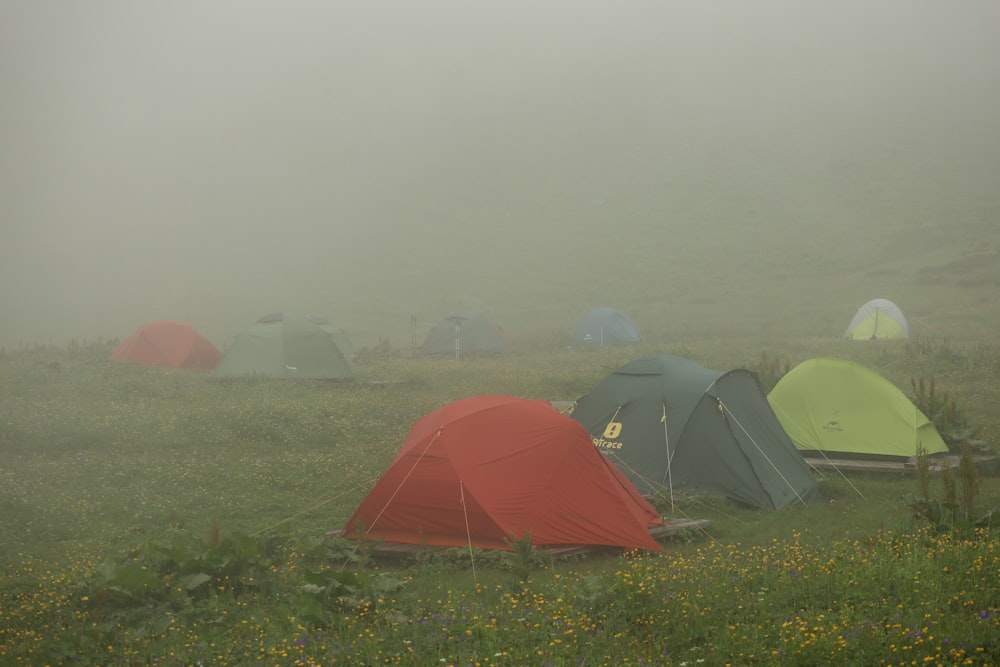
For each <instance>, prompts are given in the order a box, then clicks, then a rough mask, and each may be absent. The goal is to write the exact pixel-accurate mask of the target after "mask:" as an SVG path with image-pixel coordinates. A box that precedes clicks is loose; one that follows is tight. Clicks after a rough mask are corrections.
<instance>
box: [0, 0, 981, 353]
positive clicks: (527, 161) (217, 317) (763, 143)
mask: <svg viewBox="0 0 1000 667" xmlns="http://www.w3.org/2000/svg"><path fill="white" fill-rule="evenodd" d="M998 34H1000V4H998V3H996V2H995V1H994V0H970V1H965V2H932V1H929V0H928V1H924V0H899V1H880V2H874V3H873V2H861V1H858V2H808V1H801V0H795V1H793V0H782V1H766V0H765V1H762V2H737V1H732V2H669V1H665V0H655V1H650V2H640V1H628V2H581V1H576V0H574V1H568V0H567V1H556V2H546V3H534V2H502V3H501V2H476V1H469V0H464V1H458V0H456V1H453V2H448V1H442V0H427V1H423V2H403V1H386V2H335V1H332V0H324V1H318V0H317V1H307V0H297V1H293V2H281V3H279V2H263V1H245V0H210V1H205V2H202V1H194V0H191V1H182V2H145V3H137V2H134V1H132V0H120V1H116V0H92V1H90V2H85V3H83V2H81V3H73V2H57V1H54V0H23V1H17V0H0V235H2V236H0V345H8V346H16V345H18V344H21V343H31V342H42V343H50V342H51V343H55V344H64V343H66V342H67V341H69V340H70V339H72V338H76V339H78V340H81V339H84V338H89V339H94V338H96V337H98V336H102V337H104V338H111V337H120V338H124V337H125V336H127V335H128V334H130V333H131V332H132V331H133V330H134V329H135V328H137V327H138V326H139V325H140V324H142V323H143V322H147V321H151V320H158V319H179V320H185V321H188V322H191V323H192V324H194V325H195V326H196V327H197V328H198V329H199V330H200V331H201V332H202V333H204V334H205V335H207V336H208V337H209V338H211V339H212V340H213V342H215V343H216V344H218V345H220V346H221V345H222V344H223V343H224V341H225V340H226V339H227V338H228V337H231V336H233V335H235V334H237V333H239V332H240V331H242V330H243V329H244V328H246V327H247V326H248V325H249V324H250V323H251V322H253V321H254V320H256V319H257V318H258V317H259V316H261V315H264V314H266V313H269V312H273V311H286V312H295V313H303V314H306V313H309V314H316V315H322V316H325V317H329V318H330V319H331V320H332V321H333V322H334V323H336V324H338V325H339V326H341V327H342V328H344V329H345V330H346V331H347V333H348V335H349V336H351V338H352V340H355V342H356V343H360V344H362V345H364V344H368V343H371V342H373V341H376V340H377V339H378V337H379V336H383V335H385V336H392V342H393V343H394V344H397V345H402V344H405V343H408V342H409V340H408V335H407V331H408V327H409V321H410V320H409V318H410V315H411V314H414V315H418V316H419V318H420V321H421V323H422V324H424V325H426V326H427V327H429V326H430V325H431V324H432V323H433V322H434V321H436V320H437V319H439V318H440V317H442V316H444V315H445V314H446V313H447V312H448V311H451V310H454V309H458V308H477V309H482V310H485V311H486V312H488V313H489V314H490V315H491V316H492V317H493V319H495V320H496V321H498V322H499V323H500V324H501V325H503V326H504V327H505V329H506V330H507V331H508V332H513V333H515V334H516V333H517V332H518V331H549V330H552V329H558V328H560V327H563V326H569V327H572V325H573V324H575V322H576V320H577V319H578V318H579V317H580V316H582V314H583V313H584V312H586V311H587V310H589V309H590V308H593V307H596V306H601V305H610V306H614V307H618V308H621V309H623V310H625V311H626V312H629V313H630V314H632V315H633V317H635V319H636V322H637V324H638V325H639V328H640V330H641V331H643V332H644V333H645V332H646V331H648V330H650V329H652V328H662V329H664V330H678V329H677V328H678V327H679V326H680V325H679V324H678V322H679V321H681V320H684V322H686V324H685V326H691V321H692V320H696V319H699V318H703V319H704V322H705V323H706V324H705V325H706V326H708V325H720V326H726V325H728V326H747V327H751V328H753V327H760V326H764V324H763V322H764V321H765V320H768V319H769V318H770V319H772V320H773V318H774V313H775V311H777V310H780V309H782V308H784V309H786V310H787V313H788V316H789V317H792V316H795V317H799V316H807V317H808V316H812V317H813V318H814V321H815V322H816V324H815V327H816V331H817V332H818V331H822V330H825V328H826V327H828V326H832V327H833V328H834V329H836V331H835V332H832V333H834V334H835V335H837V334H839V333H841V330H842V328H843V327H845V326H846V324H847V321H848V320H849V319H850V317H851V315H853V310H854V309H855V308H856V307H857V306H859V305H860V304H861V303H863V302H864V301H867V300H868V299H870V298H875V297H887V298H892V299H894V300H896V301H897V303H899V304H900V305H901V306H902V307H903V309H904V311H907V310H908V305H910V304H907V299H909V301H910V303H911V304H913V303H914V302H916V301H918V300H919V299H920V298H925V297H926V298H927V299H929V300H927V301H922V302H919V303H916V304H914V305H913V306H911V307H910V309H909V310H911V311H916V312H918V314H920V315H922V316H927V317H929V313H930V311H931V310H932V309H933V308H935V307H938V306H940V307H942V308H945V307H949V304H951V305H953V304H954V303H955V299H954V298H953V296H952V295H951V294H949V292H948V288H949V285H948V284H947V278H946V276H947V275H950V272H949V271H948V270H946V269H947V266H948V261H949V259H948V258H951V257H959V258H960V257H961V256H962V254H963V253H970V252H977V253H981V252H983V251H984V250H989V251H991V252H992V253H993V255H996V253H997V252H998V251H1000V237H998V233H997V230H998V229H1000V216H998V213H1000V187H998V186H1000V39H997V35H998ZM942 248H947V249H949V251H950V252H951V253H952V254H951V255H948V256H947V257H942V256H939V255H938V254H937V253H940V252H941V251H942ZM886 258H890V259H888V260H887V259H886ZM893 258H894V259H893ZM883 261H888V262H889V266H887V267H885V266H883V267H882V268H881V269H880V268H879V266H880V263H881V262H883ZM892 262H896V263H895V264H892ZM904 267H905V268H904ZM998 267H1000V264H997V263H993V264H986V265H985V268H983V269H982V270H981V271H980V273H978V274H973V275H971V276H970V277H968V278H967V282H969V283H970V284H973V283H974V284H975V285H979V284H981V283H982V282H983V281H984V280H985V281H986V283H987V286H989V281H990V280H994V281H996V280H998V279H1000V278H997V277H993V278H991V276H1000V269H998ZM935 268H937V269H941V274H940V275H939V276H937V277H935V276H934V275H932V273H928V271H931V272H933V271H934V270H935ZM921 269H923V270H924V272H923V273H922V274H921V273H920V270H921ZM921 275H922V276H923V277H924V278H925V280H924V282H920V281H919V280H917V279H918V278H919V277H920V276H921ZM928 276H930V278H931V279H929V280H927V278H928ZM992 286H993V287H992V289H993V291H994V292H996V291H997V289H996V288H997V283H996V282H994V283H992ZM935 299H936V300H935ZM989 303H990V304H993V305H995V304H996V301H992V302H989ZM734 323H736V324H734ZM939 324H940V323H939ZM672 328H673V329H672ZM570 334H571V330H569V331H567V337H568V336H569V335H570Z"/></svg>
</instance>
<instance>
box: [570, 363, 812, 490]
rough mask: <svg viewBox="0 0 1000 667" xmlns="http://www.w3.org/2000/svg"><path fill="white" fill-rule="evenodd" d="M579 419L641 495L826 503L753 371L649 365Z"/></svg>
mask: <svg viewBox="0 0 1000 667" xmlns="http://www.w3.org/2000/svg"><path fill="white" fill-rule="evenodd" d="M571 416H572V417H573V419H575V420H576V421H578V422H580V423H581V424H583V426H584V428H586V429H587V431H588V432H589V433H590V435H591V438H592V439H593V441H594V445H595V446H597V447H598V449H600V450H601V451H602V452H603V453H604V454H605V455H606V456H607V457H608V458H609V459H611V461H612V462H613V463H615V464H616V465H617V466H618V468H619V469H621V471H622V472H623V473H625V475H626V476H627V477H628V478H629V479H630V480H631V481H632V483H633V484H634V485H635V486H636V488H638V489H639V491H640V492H642V493H653V492H661V491H666V492H669V493H670V494H671V498H672V497H673V493H674V490H693V491H700V492H707V493H713V494H717V495H722V496H726V497H728V498H731V499H733V500H736V501H737V502H740V503H743V504H746V505H750V506H753V507H760V508H766V509H778V508H781V507H784V506H786V505H789V504H791V503H795V502H801V503H806V502H810V501H814V500H818V499H820V491H819V485H818V483H817V481H816V478H815V477H814V476H813V474H812V471H811V470H810V469H809V466H807V465H806V463H805V460H804V459H803V458H802V455H801V454H800V453H799V452H798V450H796V449H795V445H794V444H793V443H792V441H791V440H790V439H789V437H788V435H787V434H786V433H785V431H784V430H782V428H781V424H780V423H779V422H778V420H777V418H776V417H775V416H774V412H773V411H772V410H771V406H770V405H768V402H767V397H766V396H765V395H764V392H763V391H762V390H761V388H760V385H759V384H758V382H757V377H756V376H755V375H754V374H753V373H751V372H749V371H746V370H742V369H737V370H731V371H728V372H724V373H723V372H720V371H714V370H709V369H707V368H704V367H702V366H700V365H698V364H696V363H695V362H693V361H690V360H688V359H684V358H682V357H676V356H673V355H669V354H659V355H654V356H651V357H646V358H644V359H639V360H636V361H633V362H631V363H629V364H626V365H624V366H622V367H621V368H619V369H618V370H616V371H615V372H614V373H612V374H611V375H609V376H608V377H606V378H605V379H604V380H603V381H602V382H601V383H600V384H598V385H597V386H595V387H594V388H593V389H592V390H591V391H590V392H589V393H588V394H587V395H585V396H583V397H582V398H580V399H579V400H578V401H577V402H576V405H575V407H574V409H573V413H572V415H571Z"/></svg>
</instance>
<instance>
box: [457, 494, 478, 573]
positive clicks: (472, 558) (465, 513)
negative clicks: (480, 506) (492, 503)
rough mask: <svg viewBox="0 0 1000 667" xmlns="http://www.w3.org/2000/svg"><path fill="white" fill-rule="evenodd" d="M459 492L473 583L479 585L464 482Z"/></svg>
mask: <svg viewBox="0 0 1000 667" xmlns="http://www.w3.org/2000/svg"><path fill="white" fill-rule="evenodd" d="M458 492H459V495H460V497H461V500H462V517H463V518H465V540H466V543H467V544H468V545H469V562H470V563H472V582H473V583H474V584H476V585H477V586H478V585H479V579H477V578H476V558H475V556H474V555H473V551H472V533H471V532H470V531H469V512H468V510H467V509H466V508H465V485H464V484H463V483H462V480H459V481H458Z"/></svg>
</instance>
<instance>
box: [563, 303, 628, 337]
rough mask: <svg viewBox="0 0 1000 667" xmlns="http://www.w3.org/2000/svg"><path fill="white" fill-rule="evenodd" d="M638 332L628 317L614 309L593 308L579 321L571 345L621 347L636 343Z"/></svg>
mask: <svg viewBox="0 0 1000 667" xmlns="http://www.w3.org/2000/svg"><path fill="white" fill-rule="evenodd" d="M639 340H640V338H639V330H638V329H636V328H635V325H634V324H632V320H630V319H629V317H628V315H626V314H625V313H623V312H622V311H620V310H615V309H614V308H606V307H605V308H595V309H594V310H592V311H590V312H589V313H587V314H586V315H584V316H583V319H581V320H580V323H579V324H578V325H577V327H576V332H575V333H574V334H573V345H574V346H576V345H594V346H597V347H604V346H605V345H623V344H629V343H638V342H639Z"/></svg>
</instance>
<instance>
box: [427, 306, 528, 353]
mask: <svg viewBox="0 0 1000 667" xmlns="http://www.w3.org/2000/svg"><path fill="white" fill-rule="evenodd" d="M513 349H514V348H513V347H512V346H511V344H510V343H509V342H508V341H507V338H506V337H505V336H504V335H503V332H502V331H500V328H499V327H498V326H497V325H495V324H493V322H492V321H491V320H490V319H489V318H488V317H486V315H485V314H483V313H481V312H479V311H456V312H454V313H450V314H449V315H448V316H447V317H445V318H444V319H442V320H441V321H440V322H438V323H437V324H436V325H434V328H433V329H431V330H430V332H429V333H428V334H427V337H426V338H425V339H424V342H423V343H422V344H421V345H420V349H419V350H418V352H419V353H420V354H423V355H451V356H454V357H455V358H461V357H462V356H464V355H466V354H481V353H486V354H504V353H506V352H511V351H513Z"/></svg>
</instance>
